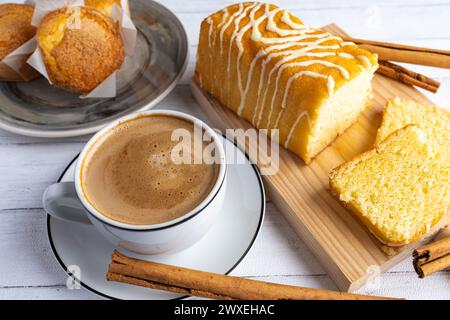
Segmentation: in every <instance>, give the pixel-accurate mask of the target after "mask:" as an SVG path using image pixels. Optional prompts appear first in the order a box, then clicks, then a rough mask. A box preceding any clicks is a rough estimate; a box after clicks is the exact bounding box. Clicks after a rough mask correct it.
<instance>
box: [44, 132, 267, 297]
mask: <svg viewBox="0 0 450 320" xmlns="http://www.w3.org/2000/svg"><path fill="white" fill-rule="evenodd" d="M221 135H222V137H223V138H224V139H225V140H228V141H229V142H231V143H232V144H233V145H234V146H235V148H238V149H239V150H241V151H242V153H244V155H245V157H246V159H247V160H248V161H249V165H250V166H251V167H252V169H253V171H254V172H255V175H256V178H257V180H258V184H259V187H260V192H261V212H260V214H259V221H258V226H257V227H256V230H255V234H254V235H253V238H252V240H251V241H250V243H249V245H248V247H247V249H245V251H244V252H243V253H242V255H241V257H240V258H239V259H238V260H237V261H236V263H235V264H234V265H233V266H231V268H230V269H229V270H228V271H226V272H225V273H223V274H224V275H228V274H230V273H231V272H232V271H233V270H234V269H236V267H237V266H238V265H240V264H241V262H242V261H243V260H244V259H245V257H246V256H247V254H248V253H249V252H250V249H251V248H252V247H253V245H254V244H255V242H256V240H257V238H258V236H259V234H260V232H261V227H262V225H263V222H264V217H265V215H266V193H265V188H264V183H263V180H262V177H261V173H260V172H259V169H258V167H257V166H256V164H254V163H252V162H251V160H250V157H249V155H248V154H247V152H245V151H244V150H242V149H241V148H240V147H239V145H238V144H237V143H236V142H235V141H231V140H230V139H228V138H227V137H226V136H225V135H224V134H223V133H222V134H221ZM79 155H80V153H78V154H77V155H76V156H75V157H74V158H73V159H72V160H71V161H70V162H69V164H68V165H67V166H66V168H65V169H64V170H63V171H62V173H61V175H60V176H59V178H58V180H57V182H60V181H61V180H62V178H63V177H64V175H65V174H66V173H67V171H68V170H69V168H70V167H71V166H72V165H73V163H74V162H75V161H76V160H77V159H78V157H79ZM45 213H46V216H47V217H46V220H47V222H46V229H47V239H48V242H49V244H50V249H51V251H52V253H53V256H54V257H55V258H56V260H57V262H58V264H59V266H60V267H61V268H62V270H63V272H64V273H65V274H66V275H67V276H71V275H70V274H69V272H68V271H67V266H66V264H65V263H64V261H63V260H62V259H61V257H60V256H59V254H58V252H57V250H56V247H55V245H54V241H53V239H52V233H51V227H50V220H51V219H52V217H51V215H49V214H48V213H47V212H45ZM78 281H79V283H80V285H81V287H82V288H83V289H85V290H86V291H88V292H91V293H93V294H95V295H97V296H99V297H101V298H104V299H110V300H122V299H120V298H117V297H113V296H110V295H107V294H105V293H103V292H100V291H98V290H96V289H94V288H92V287H90V286H88V285H87V284H85V283H84V282H83V281H81V280H78ZM190 297H192V296H189V295H184V296H181V297H178V298H173V299H168V300H184V299H186V298H190Z"/></svg>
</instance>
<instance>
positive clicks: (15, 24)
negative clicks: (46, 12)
mask: <svg viewBox="0 0 450 320" xmlns="http://www.w3.org/2000/svg"><path fill="white" fill-rule="evenodd" d="M33 12H34V9H33V7H32V6H29V5H25V4H13V3H8V4H0V30H1V31H0V60H2V59H3V58H4V57H6V56H7V55H8V54H10V53H11V52H12V51H14V50H15V49H17V48H18V47H20V46H21V45H22V44H24V43H25V42H27V41H28V40H30V39H31V38H32V37H34V35H35V34H36V28H35V27H34V26H32V25H31V18H32V17H33Z"/></svg>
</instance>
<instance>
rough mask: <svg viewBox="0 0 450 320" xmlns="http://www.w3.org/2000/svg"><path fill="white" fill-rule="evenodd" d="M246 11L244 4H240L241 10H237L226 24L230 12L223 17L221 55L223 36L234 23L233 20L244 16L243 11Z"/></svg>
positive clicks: (221, 42) (221, 51)
mask: <svg viewBox="0 0 450 320" xmlns="http://www.w3.org/2000/svg"><path fill="white" fill-rule="evenodd" d="M243 10H244V5H243V4H242V3H240V4H239V10H237V11H236V12H235V13H233V14H232V15H231V17H230V19H229V20H228V21H227V22H226V19H227V17H228V16H229V14H228V11H227V14H225V13H224V14H223V15H222V23H221V25H222V27H221V29H220V33H219V34H220V38H219V39H220V55H222V53H223V34H224V33H225V30H227V28H228V27H229V26H230V24H231V23H232V22H233V19H234V18H235V17H237V16H239V15H240V14H242V11H243Z"/></svg>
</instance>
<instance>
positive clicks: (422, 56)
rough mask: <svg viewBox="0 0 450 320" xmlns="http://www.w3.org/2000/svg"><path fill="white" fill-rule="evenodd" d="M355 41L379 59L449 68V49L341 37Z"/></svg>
mask: <svg viewBox="0 0 450 320" xmlns="http://www.w3.org/2000/svg"><path fill="white" fill-rule="evenodd" d="M342 39H344V40H345V41H350V42H354V43H356V44H357V45H358V46H359V47H360V48H363V49H366V50H368V51H370V52H373V53H376V54H378V57H379V59H380V60H389V61H398V62H406V63H412V64H420V65H423V66H431V67H438V68H446V69H450V51H448V50H439V49H430V48H421V47H415V46H408V45H402V44H396V43H389V42H381V41H372V40H364V39H356V38H351V37H342Z"/></svg>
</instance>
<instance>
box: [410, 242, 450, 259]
mask: <svg viewBox="0 0 450 320" xmlns="http://www.w3.org/2000/svg"><path fill="white" fill-rule="evenodd" d="M447 254H450V237H446V238H443V239H441V240H439V241H435V242H432V243H429V244H426V245H424V246H422V247H420V248H417V249H416V250H414V252H413V258H414V260H417V261H419V262H420V263H426V262H428V261H431V260H435V259H438V258H440V257H442V256H445V255H447Z"/></svg>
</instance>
